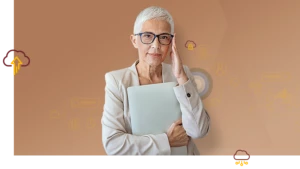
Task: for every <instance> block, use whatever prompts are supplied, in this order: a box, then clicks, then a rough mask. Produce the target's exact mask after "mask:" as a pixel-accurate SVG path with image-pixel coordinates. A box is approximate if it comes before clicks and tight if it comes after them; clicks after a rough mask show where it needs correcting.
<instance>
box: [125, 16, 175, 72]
mask: <svg viewBox="0 0 300 169" xmlns="http://www.w3.org/2000/svg"><path fill="white" fill-rule="evenodd" d="M141 32H152V33H154V34H156V35H159V34H162V33H169V34H171V26H170V24H169V23H168V22H167V21H163V20H154V19H152V20H148V21H146V22H144V24H143V26H142V31H141ZM130 39H131V41H132V44H133V46H134V47H135V48H137V49H138V54H139V61H140V62H144V63H146V64H148V65H151V66H158V65H160V64H161V63H162V62H163V61H164V60H165V58H166V57H167V56H169V54H170V52H171V44H172V43H170V44H169V45H162V44H160V43H159V41H158V38H157V37H156V38H155V40H154V41H153V42H152V43H151V44H143V43H142V42H141V39H140V36H139V35H136V36H134V35H131V36H130ZM153 54H156V55H153Z"/></svg>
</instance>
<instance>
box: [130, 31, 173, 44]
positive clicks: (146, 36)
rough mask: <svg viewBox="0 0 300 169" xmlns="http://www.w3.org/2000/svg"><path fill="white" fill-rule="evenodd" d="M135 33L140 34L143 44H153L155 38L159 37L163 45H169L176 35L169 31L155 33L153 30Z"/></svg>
mask: <svg viewBox="0 0 300 169" xmlns="http://www.w3.org/2000/svg"><path fill="white" fill-rule="evenodd" d="M134 35H140V39H141V42H142V43H143V44H151V43H152V42H153V41H154V40H155V38H156V37H158V41H159V43H160V44H162V45H169V44H170V43H171V42H172V38H173V36H174V35H171V34H168V33H162V34H159V35H155V34H154V33H152V32H142V33H137V34H134Z"/></svg>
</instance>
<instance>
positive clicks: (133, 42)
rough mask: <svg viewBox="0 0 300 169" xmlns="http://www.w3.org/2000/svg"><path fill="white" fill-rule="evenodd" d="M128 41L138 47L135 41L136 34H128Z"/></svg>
mask: <svg viewBox="0 0 300 169" xmlns="http://www.w3.org/2000/svg"><path fill="white" fill-rule="evenodd" d="M130 41H131V43H132V45H133V47H135V48H138V46H137V43H136V41H137V39H136V36H134V35H130Z"/></svg>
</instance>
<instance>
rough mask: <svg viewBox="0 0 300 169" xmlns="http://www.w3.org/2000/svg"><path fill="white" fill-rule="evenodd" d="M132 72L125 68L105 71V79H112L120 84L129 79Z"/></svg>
mask: <svg viewBox="0 0 300 169" xmlns="http://www.w3.org/2000/svg"><path fill="white" fill-rule="evenodd" d="M133 74H134V72H133V71H132V70H130V69H129V67H127V68H122V69H118V70H113V71H109V72H106V73H105V80H106V82H107V81H114V83H117V84H121V83H123V81H128V80H129V81H130V79H131V78H132V77H133Z"/></svg>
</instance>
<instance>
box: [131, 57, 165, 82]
mask: <svg viewBox="0 0 300 169" xmlns="http://www.w3.org/2000/svg"><path fill="white" fill-rule="evenodd" d="M136 68H137V71H138V75H139V77H141V78H145V79H148V80H149V81H151V82H153V81H156V80H159V79H161V77H162V64H160V65H157V66H151V65H148V64H147V63H143V62H140V61H139V63H138V64H137V65H136Z"/></svg>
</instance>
